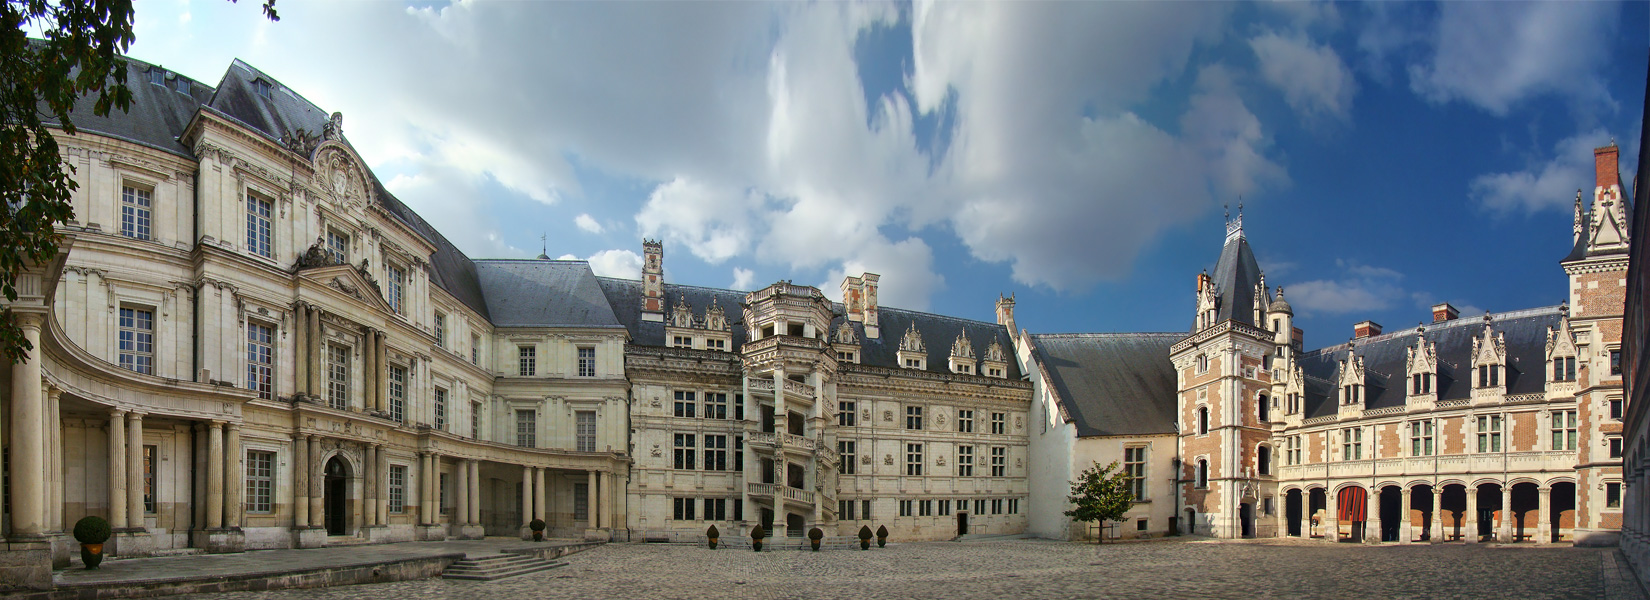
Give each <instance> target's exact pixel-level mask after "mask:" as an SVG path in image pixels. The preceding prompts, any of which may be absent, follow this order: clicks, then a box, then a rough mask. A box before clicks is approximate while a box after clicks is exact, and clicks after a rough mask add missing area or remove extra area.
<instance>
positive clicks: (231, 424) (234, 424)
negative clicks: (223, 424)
mask: <svg viewBox="0 0 1650 600" xmlns="http://www.w3.org/2000/svg"><path fill="white" fill-rule="evenodd" d="M228 425H229V429H230V431H239V430H240V428H241V424H240V423H237V422H235V421H230V422H229V423H228Z"/></svg>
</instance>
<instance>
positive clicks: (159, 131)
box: [45, 58, 213, 158]
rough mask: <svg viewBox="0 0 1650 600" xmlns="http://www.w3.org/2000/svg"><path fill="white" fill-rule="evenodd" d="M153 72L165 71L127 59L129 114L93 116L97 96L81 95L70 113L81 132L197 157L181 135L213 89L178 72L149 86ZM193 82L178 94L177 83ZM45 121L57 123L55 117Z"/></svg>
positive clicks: (116, 112)
mask: <svg viewBox="0 0 1650 600" xmlns="http://www.w3.org/2000/svg"><path fill="white" fill-rule="evenodd" d="M152 69H161V70H163V71H164V70H165V69H164V68H162V67H158V66H155V65H151V64H149V63H146V62H143V61H140V60H133V59H130V58H128V59H126V87H127V89H130V90H131V91H132V107H131V109H130V110H129V111H127V112H126V113H121V112H120V111H119V110H112V111H110V112H109V115H108V116H106V117H99V116H97V115H95V114H92V108H93V106H94V105H95V104H96V103H97V96H96V95H95V94H88V95H83V96H81V97H80V98H79V99H78V100H77V101H76V102H75V106H74V110H73V111H71V112H70V118H71V119H73V120H74V125H75V128H76V129H77V130H80V131H89V132H95V133H97V134H99V135H105V136H109V137H112V138H116V139H121V140H125V141H128V142H132V143H134V144H139V145H142V146H148V147H150V148H154V149H156V150H161V151H164V152H169V153H172V154H176V155H179V156H185V157H190V158H193V157H194V154H193V153H191V152H190V150H189V148H185V147H184V146H183V144H182V143H180V142H178V136H179V135H180V134H182V133H183V128H184V127H185V126H187V125H188V124H189V120H190V119H193V118H194V117H195V112H196V111H197V110H200V107H201V106H202V105H203V104H205V103H206V102H207V101H209V100H210V99H211V98H212V93H213V90H212V88H211V87H208V86H206V85H204V84H201V83H199V82H196V81H193V80H190V79H189V78H188V77H184V76H182V75H179V74H177V73H173V72H170V71H167V72H166V79H165V82H166V85H164V86H161V85H155V84H152V83H149V74H150V71H151V70H152ZM179 78H182V79H184V80H186V81H189V82H190V86H189V89H190V92H189V93H188V94H185V93H182V92H179V91H177V80H178V79H179ZM45 121H47V122H49V123H56V121H57V120H56V119H55V118H48V119H45Z"/></svg>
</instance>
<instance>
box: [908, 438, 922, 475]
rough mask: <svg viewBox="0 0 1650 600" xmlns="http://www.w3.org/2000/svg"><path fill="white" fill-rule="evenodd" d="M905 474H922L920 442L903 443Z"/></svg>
mask: <svg viewBox="0 0 1650 600" xmlns="http://www.w3.org/2000/svg"><path fill="white" fill-rule="evenodd" d="M905 474H906V475H921V474H922V444H906V445H905Z"/></svg>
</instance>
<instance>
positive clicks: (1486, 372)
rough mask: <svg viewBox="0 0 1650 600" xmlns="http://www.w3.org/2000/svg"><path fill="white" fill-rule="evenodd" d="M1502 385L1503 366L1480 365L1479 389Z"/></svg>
mask: <svg viewBox="0 0 1650 600" xmlns="http://www.w3.org/2000/svg"><path fill="white" fill-rule="evenodd" d="M1500 385H1501V365H1478V387H1481V388H1483V387H1498V386H1500Z"/></svg>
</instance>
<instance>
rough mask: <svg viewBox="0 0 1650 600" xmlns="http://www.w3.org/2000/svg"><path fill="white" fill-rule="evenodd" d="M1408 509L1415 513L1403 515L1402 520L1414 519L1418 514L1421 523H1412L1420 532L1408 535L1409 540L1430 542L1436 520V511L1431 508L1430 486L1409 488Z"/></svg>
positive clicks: (1423, 485) (1422, 485)
mask: <svg viewBox="0 0 1650 600" xmlns="http://www.w3.org/2000/svg"><path fill="white" fill-rule="evenodd" d="M1409 508H1411V509H1413V510H1414V511H1415V512H1412V513H1410V514H1409V515H1405V517H1404V518H1406V519H1414V516H1413V515H1415V514H1416V513H1419V515H1420V517H1421V521H1420V522H1419V523H1414V526H1415V527H1419V528H1420V531H1419V533H1416V532H1412V533H1411V534H1410V539H1412V540H1414V539H1419V540H1421V541H1430V540H1431V539H1432V524H1433V522H1434V521H1435V520H1436V519H1438V511H1436V510H1433V508H1434V507H1433V506H1432V486H1430V485H1427V484H1421V485H1417V486H1415V487H1412V488H1410V489H1409Z"/></svg>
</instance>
